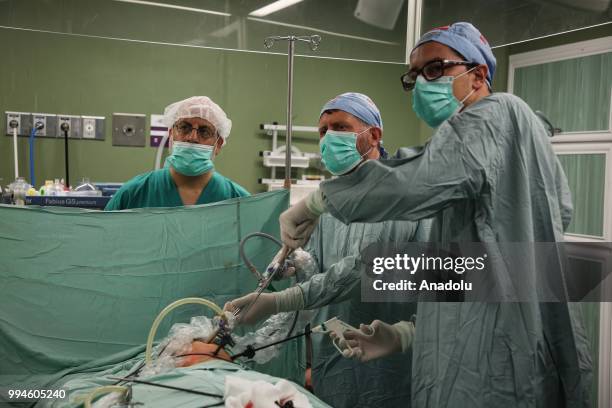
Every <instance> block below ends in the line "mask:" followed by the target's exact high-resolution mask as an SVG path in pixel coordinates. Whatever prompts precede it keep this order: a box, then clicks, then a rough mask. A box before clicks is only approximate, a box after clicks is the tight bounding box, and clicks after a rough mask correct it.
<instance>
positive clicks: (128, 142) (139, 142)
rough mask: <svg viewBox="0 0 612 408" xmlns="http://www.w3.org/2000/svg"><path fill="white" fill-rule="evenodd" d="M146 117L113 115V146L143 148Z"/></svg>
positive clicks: (139, 115)
mask: <svg viewBox="0 0 612 408" xmlns="http://www.w3.org/2000/svg"><path fill="white" fill-rule="evenodd" d="M145 122H146V116H145V115H143V114H137V113H136V114H132V113H113V146H136V147H144V146H145V144H146V136H145Z"/></svg>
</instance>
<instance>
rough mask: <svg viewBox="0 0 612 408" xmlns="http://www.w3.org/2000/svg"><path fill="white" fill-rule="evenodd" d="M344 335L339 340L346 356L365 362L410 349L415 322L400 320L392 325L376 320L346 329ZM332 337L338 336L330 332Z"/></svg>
mask: <svg viewBox="0 0 612 408" xmlns="http://www.w3.org/2000/svg"><path fill="white" fill-rule="evenodd" d="M343 336H344V340H340V341H339V346H340V348H342V349H343V352H342V354H343V355H344V357H347V358H354V359H357V360H359V361H361V362H364V363H365V362H366V361H370V360H375V359H377V358H381V357H387V356H389V355H391V354H394V353H399V352H405V351H406V350H408V349H409V348H410V345H411V344H412V339H413V338H414V324H412V322H399V323H396V324H394V325H390V324H387V323H385V322H381V321H380V320H374V321H373V322H372V323H371V324H369V325H365V324H361V325H359V331H354V330H347V331H345V332H344V333H343ZM330 337H331V338H332V340H334V339H335V338H336V337H337V336H336V335H335V334H334V333H330ZM347 345H348V346H350V347H351V349H349V348H348V347H347Z"/></svg>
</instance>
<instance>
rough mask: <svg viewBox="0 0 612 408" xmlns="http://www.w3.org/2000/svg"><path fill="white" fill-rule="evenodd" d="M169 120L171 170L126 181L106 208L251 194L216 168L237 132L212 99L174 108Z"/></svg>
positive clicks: (194, 100)
mask: <svg viewBox="0 0 612 408" xmlns="http://www.w3.org/2000/svg"><path fill="white" fill-rule="evenodd" d="M164 122H165V124H166V125H167V126H168V128H169V129H170V130H169V132H170V143H171V149H172V152H171V154H170V156H168V158H167V159H166V166H165V167H164V168H163V169H160V170H155V171H152V172H149V173H145V174H142V175H140V176H136V177H134V178H133V179H131V180H130V181H128V182H127V183H125V184H124V185H123V186H122V187H121V189H119V191H117V192H116V193H115V195H114V196H113V198H112V199H111V200H110V201H109V202H108V204H107V205H106V208H105V210H124V209H128V208H143V207H179V206H184V205H195V204H208V203H214V202H217V201H222V200H227V199H229V198H234V197H244V196H248V195H249V193H248V191H246V190H245V189H244V188H243V187H241V186H240V185H238V184H237V183H235V182H233V181H232V180H230V179H228V178H226V177H224V176H222V175H221V174H220V173H219V172H217V171H215V169H214V159H215V157H216V156H217V155H218V154H219V152H220V151H221V148H222V147H223V146H224V145H225V143H226V142H227V139H228V138H229V135H230V130H231V128H232V121H231V120H230V119H229V118H228V117H227V115H226V114H225V112H223V110H222V109H221V108H220V107H219V105H217V104H216V103H214V102H213V101H212V100H211V99H210V98H208V97H206V96H193V97H191V98H188V99H185V100H182V101H179V102H176V103H173V104H171V105H169V106H168V107H167V108H166V109H165V111H164Z"/></svg>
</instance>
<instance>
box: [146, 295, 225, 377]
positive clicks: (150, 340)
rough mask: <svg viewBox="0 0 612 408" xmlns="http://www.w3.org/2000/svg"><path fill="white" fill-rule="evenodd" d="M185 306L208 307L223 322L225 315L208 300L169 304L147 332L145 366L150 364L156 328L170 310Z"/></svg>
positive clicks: (181, 300)
mask: <svg viewBox="0 0 612 408" xmlns="http://www.w3.org/2000/svg"><path fill="white" fill-rule="evenodd" d="M186 304H199V305H204V306H208V307H209V308H210V309H212V310H213V311H214V312H215V313H216V314H217V316H219V317H220V318H221V319H223V320H225V315H224V314H223V310H222V309H221V308H220V307H219V306H217V305H216V304H214V303H213V302H211V301H210V300H208V299H202V298H195V297H193V298H185V299H179V300H177V301H175V302H172V303H170V304H169V305H168V306H166V307H165V308H164V309H163V310H162V311H161V312H160V313H159V314H158V315H157V317H156V318H155V320H154V321H153V325H152V326H151V330H149V337H148V338H147V348H146V350H145V363H146V364H147V365H148V364H151V362H152V358H151V351H152V349H153V340H155V333H157V328H158V327H159V324H160V323H161V321H162V320H163V319H164V317H166V315H167V314H168V313H170V312H171V311H172V310H174V309H176V308H177V307H179V306H182V305H186Z"/></svg>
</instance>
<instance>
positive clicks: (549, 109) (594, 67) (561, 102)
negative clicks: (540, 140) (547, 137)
mask: <svg viewBox="0 0 612 408" xmlns="http://www.w3.org/2000/svg"><path fill="white" fill-rule="evenodd" d="M611 89H612V52H609V53H606V54H597V55H590V56H587V57H580V58H572V59H567V60H563V61H554V62H550V63H546V64H539V65H532V66H528V67H522V68H517V69H516V70H515V71H514V89H513V92H514V94H515V95H518V96H520V97H521V98H523V99H524V100H525V101H526V102H527V103H528V104H529V106H531V108H532V109H534V110H541V111H542V112H544V113H545V114H546V116H547V117H548V118H549V119H550V121H551V122H552V123H553V124H554V125H555V127H559V128H561V129H562V130H563V131H564V132H582V131H595V130H599V131H602V130H603V131H607V130H608V129H609V121H610V92H611Z"/></svg>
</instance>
